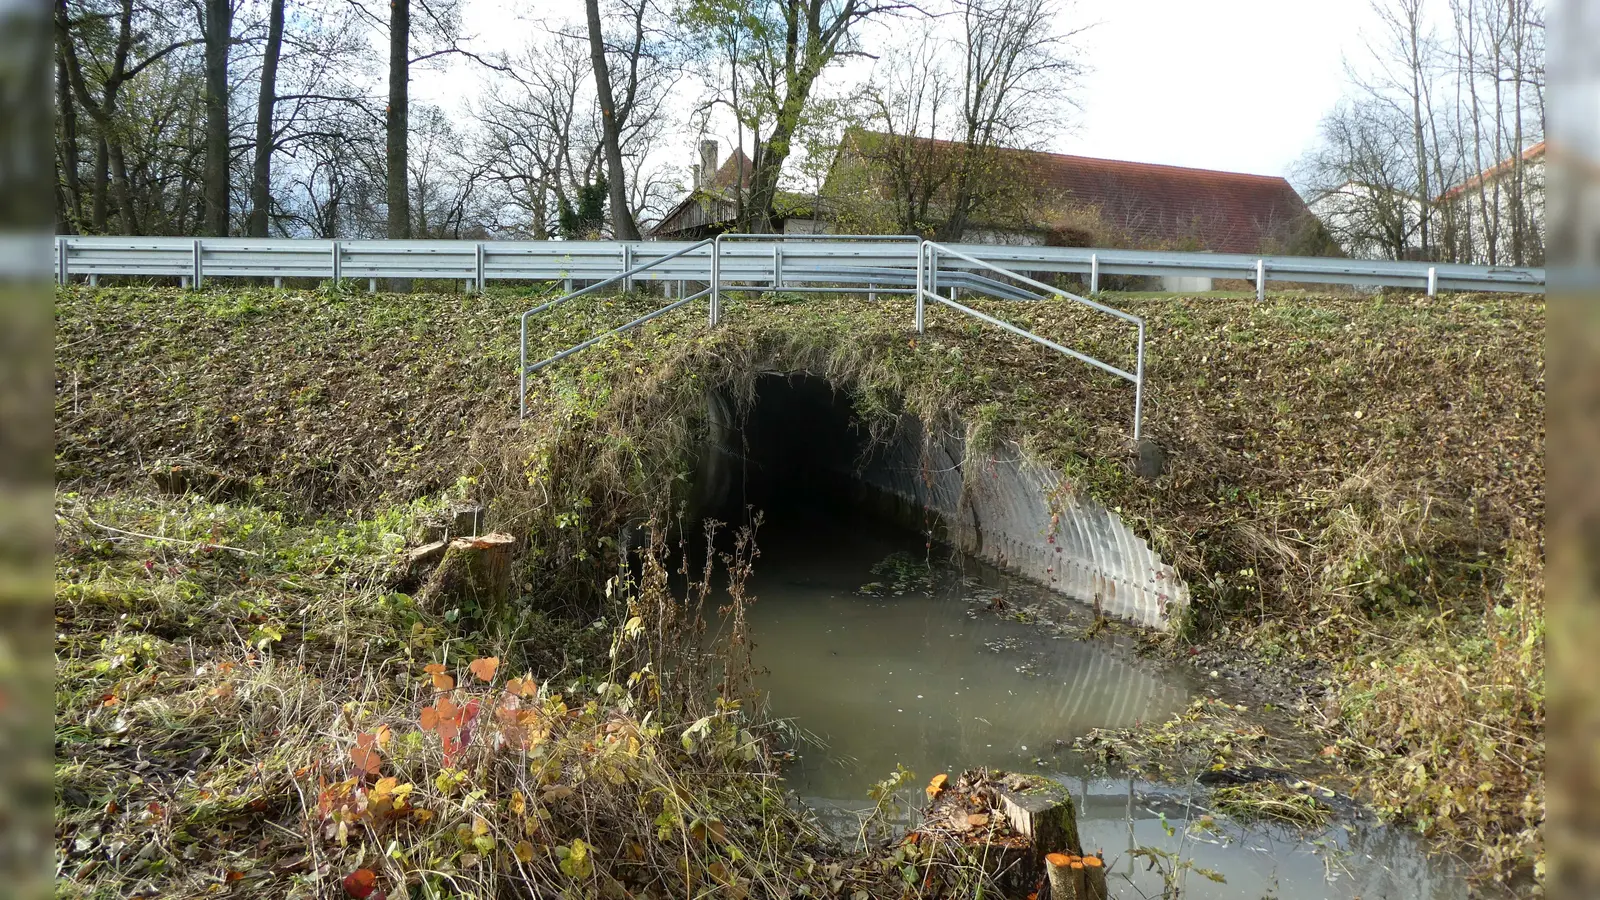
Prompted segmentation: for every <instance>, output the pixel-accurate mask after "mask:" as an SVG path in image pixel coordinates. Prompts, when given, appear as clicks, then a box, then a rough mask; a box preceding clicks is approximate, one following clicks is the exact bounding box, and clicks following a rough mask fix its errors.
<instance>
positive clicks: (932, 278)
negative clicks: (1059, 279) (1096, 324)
mask: <svg viewBox="0 0 1600 900" xmlns="http://www.w3.org/2000/svg"><path fill="white" fill-rule="evenodd" d="M941 255H944V256H948V257H952V258H954V259H958V260H961V261H962V262H965V263H967V264H968V265H970V266H976V267H978V268H982V269H988V270H989V271H991V272H994V273H995V274H997V275H1000V276H1001V277H1003V278H1009V279H1011V280H1013V281H1019V282H1021V283H1023V284H1026V285H1029V286H1031V287H1034V288H1037V289H1039V290H1041V291H1046V292H1048V293H1050V294H1053V295H1055V296H1057V297H1061V298H1062V299H1065V300H1071V301H1072V302H1074V303H1078V304H1081V305H1083V306H1086V307H1088V308H1090V309H1093V310H1096V311H1098V312H1101V313H1104V314H1106V315H1108V316H1114V317H1115V318H1118V319H1121V320H1123V321H1124V322H1129V323H1131V324H1133V325H1136V326H1138V329H1139V346H1138V354H1137V357H1136V361H1135V364H1134V370H1133V371H1132V372H1128V371H1125V370H1123V369H1119V368H1117V367H1116V366H1113V365H1111V364H1110V363H1107V362H1102V361H1101V360H1098V359H1095V358H1094V357H1092V356H1090V355H1088V354H1087V353H1080V352H1078V351H1077V350H1073V349H1072V348H1071V347H1064V346H1062V345H1060V344H1058V343H1056V342H1055V341H1052V340H1050V339H1048V338H1043V337H1040V336H1039V335H1037V334H1034V333H1033V332H1031V331H1027V330H1025V329H1022V328H1018V327H1017V326H1015V325H1013V324H1011V323H1010V322H1006V321H1004V320H1002V319H997V318H995V317H994V316H991V315H988V314H986V313H981V312H979V311H977V310H975V309H973V308H972V307H970V306H963V305H962V304H960V303H957V302H956V301H955V291H954V290H953V289H952V290H951V292H950V293H951V296H950V298H949V299H946V298H944V297H941V296H939V293H938V291H939V258H940V256H941ZM925 273H926V274H925ZM969 288H970V285H969ZM976 289H977V290H980V291H981V290H984V288H983V287H981V286H979V287H977V288H976ZM997 296H998V295H997ZM928 300H932V301H934V302H935V303H938V304H940V305H943V306H948V307H950V308H951V309H953V310H956V311H957V312H961V313H964V314H966V315H969V316H971V317H973V318H975V319H978V320H980V321H982V322H987V323H988V324H990V325H993V326H995V327H997V328H1001V329H1003V330H1005V331H1008V332H1010V333H1012V334H1015V335H1017V336H1018V337H1023V338H1026V339H1028V340H1030V341H1033V342H1034V343H1035V344H1039V345H1041V346H1044V347H1049V348H1050V349H1051V350H1054V351H1056V352H1057V353H1062V354H1065V355H1067V356H1070V357H1072V358H1073V359H1076V360H1080V361H1082V362H1086V363H1088V364H1089V365H1091V366H1094V367H1095V368H1097V369H1099V370H1101V371H1103V372H1107V373H1109V374H1112V375H1115V376H1117V377H1118V378H1121V379H1123V380H1125V381H1131V382H1133V439H1134V441H1135V442H1137V441H1138V440H1139V436H1140V429H1141V425H1142V417H1143V412H1144V319H1142V318H1140V317H1138V316H1136V315H1133V314H1132V313H1127V312H1123V311H1122V310H1120V309H1113V308H1111V307H1109V306H1106V305H1105V304H1103V303H1096V302H1095V301H1093V300H1090V299H1088V298H1087V297H1079V296H1078V295H1077V294H1069V293H1067V292H1066V291H1063V290H1060V289H1058V288H1053V287H1051V286H1050V285H1048V284H1045V283H1044V282H1042V281H1035V280H1033V279H1032V278H1029V277H1027V276H1026V275H1019V274H1017V273H1016V272H1012V271H1008V270H1006V269H1002V268H1000V267H999V266H997V265H995V264H993V263H989V262H984V261H983V260H981V259H978V258H977V257H975V256H971V255H968V254H966V253H962V252H961V251H959V250H954V249H951V248H950V247H946V246H944V245H943V244H935V243H934V242H933V241H923V242H922V245H921V253H920V255H919V258H918V260H917V313H916V326H917V333H918V334H922V333H923V331H924V329H925V327H926V316H925V308H926V302H927V301H928Z"/></svg>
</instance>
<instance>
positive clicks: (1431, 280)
mask: <svg viewBox="0 0 1600 900" xmlns="http://www.w3.org/2000/svg"><path fill="white" fill-rule="evenodd" d="M1438 293H1439V269H1438V267H1436V266H1429V267H1428V296H1429V297H1433V296H1435V295H1437V294H1438Z"/></svg>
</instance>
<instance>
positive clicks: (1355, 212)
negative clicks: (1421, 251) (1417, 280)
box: [1301, 99, 1423, 259]
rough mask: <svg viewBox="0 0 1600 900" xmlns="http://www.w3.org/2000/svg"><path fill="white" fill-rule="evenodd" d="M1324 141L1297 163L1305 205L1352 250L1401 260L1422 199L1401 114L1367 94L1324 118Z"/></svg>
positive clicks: (1415, 237) (1412, 238) (1418, 223)
mask: <svg viewBox="0 0 1600 900" xmlns="http://www.w3.org/2000/svg"><path fill="white" fill-rule="evenodd" d="M1321 130H1322V140H1321V143H1320V144H1319V145H1318V147H1317V148H1316V149H1315V150H1313V151H1312V152H1311V153H1310V154H1309V155H1308V156H1307V157H1306V158H1305V159H1304V160H1302V162H1301V168H1302V172H1301V176H1302V181H1303V183H1304V184H1305V185H1306V187H1307V188H1308V191H1307V192H1308V193H1309V194H1310V195H1311V207H1312V209H1313V211H1314V212H1316V213H1317V215H1318V217H1319V218H1320V219H1321V220H1322V222H1323V224H1324V225H1325V226H1326V227H1327V229H1328V232H1329V234H1330V235H1331V236H1332V237H1333V239H1334V240H1336V241H1337V242H1338V243H1339V244H1340V246H1342V247H1344V248H1345V249H1346V251H1347V252H1349V253H1350V254H1351V255H1354V256H1358V257H1367V258H1374V257H1376V258H1382V259H1405V258H1407V257H1408V256H1410V255H1411V254H1412V252H1413V250H1414V249H1415V248H1416V247H1417V246H1418V242H1419V236H1420V234H1421V230H1422V215H1423V212H1422V209H1423V203H1422V202H1421V197H1420V196H1419V194H1418V187H1419V186H1418V184H1417V182H1416V177H1417V174H1416V168H1415V166H1414V165H1413V160H1412V157H1411V152H1412V149H1411V148H1412V147H1413V146H1414V145H1413V138H1414V134H1413V133H1412V129H1411V123H1410V121H1409V119H1408V118H1407V117H1406V116H1405V114H1404V111H1403V110H1402V109H1399V108H1397V107H1395V106H1394V105H1392V104H1388V103H1383V102H1379V101H1375V100H1371V99H1367V100H1364V101H1351V102H1346V103H1345V104H1342V105H1341V106H1340V107H1338V108H1337V109H1335V110H1334V111H1333V112H1332V113H1331V114H1329V115H1328V116H1327V117H1325V118H1324V119H1323V120H1322V127H1321Z"/></svg>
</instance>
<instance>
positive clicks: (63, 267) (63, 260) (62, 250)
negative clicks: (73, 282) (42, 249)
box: [56, 238, 68, 284]
mask: <svg viewBox="0 0 1600 900" xmlns="http://www.w3.org/2000/svg"><path fill="white" fill-rule="evenodd" d="M67 252H68V251H67V239H66V238H56V270H57V274H56V277H57V278H58V279H59V280H60V283H61V284H66V283H67V280H68V275H67Z"/></svg>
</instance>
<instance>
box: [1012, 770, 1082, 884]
mask: <svg viewBox="0 0 1600 900" xmlns="http://www.w3.org/2000/svg"><path fill="white" fill-rule="evenodd" d="M999 806H1000V810H1001V812H1003V813H1005V817H1006V820H1007V821H1008V822H1010V824H1011V829H1012V830H1013V831H1015V832H1016V833H1017V834H1020V835H1022V836H1023V837H1025V838H1027V839H1028V848H1029V859H1028V871H1029V872H1032V873H1035V875H1034V877H1037V874H1036V873H1038V871H1039V870H1040V869H1041V868H1043V867H1044V864H1045V857H1047V856H1049V855H1050V854H1052V853H1066V854H1069V855H1072V856H1082V855H1083V844H1082V843H1081V842H1079V840H1078V816H1077V812H1076V810H1075V809H1074V806H1073V803H1072V794H1071V793H1069V792H1068V791H1067V789H1066V787H1065V786H1064V785H1062V784H1060V783H1058V782H1055V781H1051V780H1050V779H1048V778H1040V777H1038V776H1032V775H1011V776H1008V777H1007V778H1006V779H1005V780H1004V781H1003V782H1002V783H1001V789H1000V804H999Z"/></svg>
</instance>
